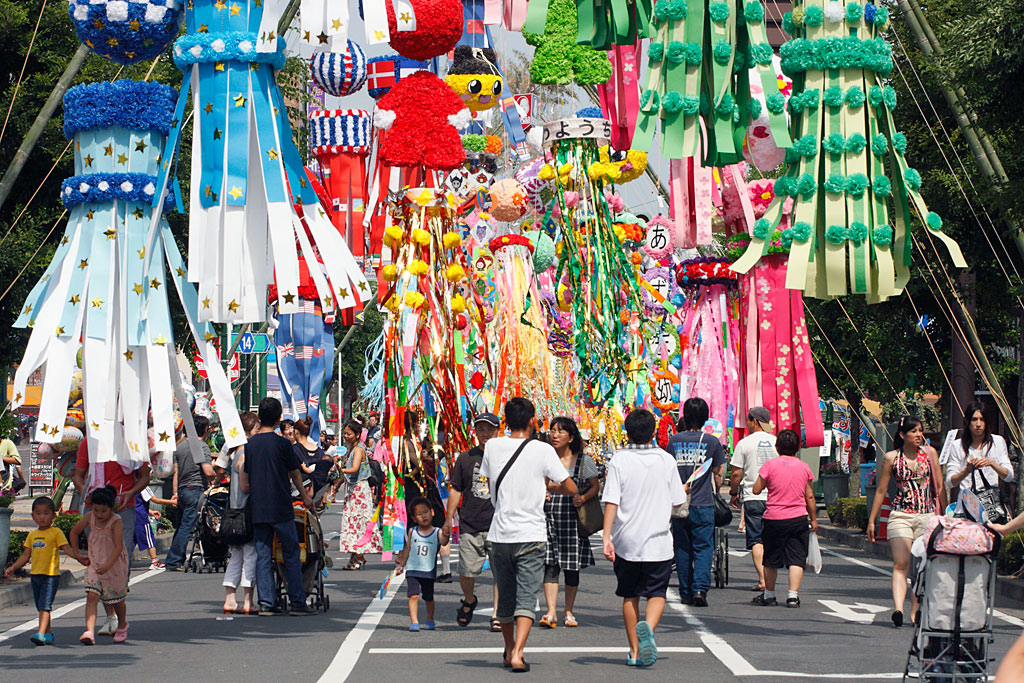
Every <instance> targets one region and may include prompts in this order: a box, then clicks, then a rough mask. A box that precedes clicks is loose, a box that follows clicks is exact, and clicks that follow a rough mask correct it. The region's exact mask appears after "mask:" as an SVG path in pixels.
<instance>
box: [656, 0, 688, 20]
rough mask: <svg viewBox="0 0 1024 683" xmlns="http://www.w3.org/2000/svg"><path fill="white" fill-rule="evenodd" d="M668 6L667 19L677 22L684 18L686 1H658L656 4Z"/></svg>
mask: <svg viewBox="0 0 1024 683" xmlns="http://www.w3.org/2000/svg"><path fill="white" fill-rule="evenodd" d="M663 2H665V4H667V5H668V18H669V19H674V20H676V21H679V20H680V19H685V18H686V0H667V2H666V0H660V1H659V2H658V4H659V5H660V4H662V3H663Z"/></svg>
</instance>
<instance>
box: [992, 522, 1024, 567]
mask: <svg viewBox="0 0 1024 683" xmlns="http://www.w3.org/2000/svg"><path fill="white" fill-rule="evenodd" d="M996 566H997V568H998V569H999V573H1000V574H1015V573H1017V572H1018V571H1020V569H1021V567H1022V566H1024V532H1022V531H1014V532H1013V533H1012V534H1007V535H1006V536H1004V537H1003V540H1002V542H1001V543H1000V544H999V556H998V558H997V559H996Z"/></svg>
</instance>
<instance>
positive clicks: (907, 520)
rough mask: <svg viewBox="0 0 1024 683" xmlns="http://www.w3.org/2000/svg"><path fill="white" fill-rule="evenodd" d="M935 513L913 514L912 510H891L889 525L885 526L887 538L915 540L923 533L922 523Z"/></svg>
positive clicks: (925, 522) (926, 521)
mask: <svg viewBox="0 0 1024 683" xmlns="http://www.w3.org/2000/svg"><path fill="white" fill-rule="evenodd" d="M934 516H935V515H934V514H933V513H931V512H923V513H920V514H915V513H912V512H898V511H896V510H893V511H892V512H890V513H889V525H888V526H887V527H886V529H887V531H886V532H885V533H886V537H887V538H906V539H908V540H911V541H913V540H915V539H916V538H917V537H918V536H920V535H921V534H923V533H924V525H925V524H927V523H928V520H929V519H931V518H932V517H934Z"/></svg>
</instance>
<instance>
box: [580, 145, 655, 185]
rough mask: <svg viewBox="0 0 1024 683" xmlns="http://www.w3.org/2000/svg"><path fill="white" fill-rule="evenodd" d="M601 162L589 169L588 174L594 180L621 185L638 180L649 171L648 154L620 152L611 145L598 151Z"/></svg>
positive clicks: (593, 164) (595, 163)
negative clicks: (599, 179)
mask: <svg viewBox="0 0 1024 683" xmlns="http://www.w3.org/2000/svg"><path fill="white" fill-rule="evenodd" d="M597 152H598V155H599V160H598V161H596V162H594V163H592V164H590V166H588V167H587V173H589V174H590V177H591V178H592V179H594V180H597V179H598V178H603V179H604V180H607V181H610V182H612V183H615V184H616V185H621V184H622V183H628V182H631V181H633V180H636V179H637V178H639V177H640V176H642V175H643V174H644V171H645V170H646V169H647V152H641V151H639V150H634V149H631V150H627V151H625V152H620V151H618V150H614V149H612V148H611V145H602V146H601V147H599V148H598V150H597Z"/></svg>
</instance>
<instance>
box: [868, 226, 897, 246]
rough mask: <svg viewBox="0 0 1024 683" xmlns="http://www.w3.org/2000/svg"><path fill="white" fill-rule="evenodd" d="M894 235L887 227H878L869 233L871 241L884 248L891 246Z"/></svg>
mask: <svg viewBox="0 0 1024 683" xmlns="http://www.w3.org/2000/svg"><path fill="white" fill-rule="evenodd" d="M894 234H895V233H894V232H893V229H892V228H890V227H889V226H888V225H885V224H883V225H879V226H878V227H877V228H875V229H874V230H872V231H871V241H872V242H874V243H875V244H877V245H879V246H882V247H885V246H888V245H890V244H892V238H893V235H894Z"/></svg>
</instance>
